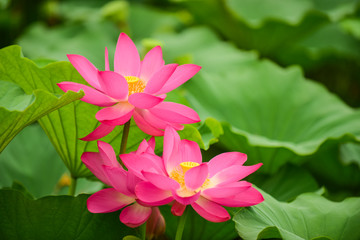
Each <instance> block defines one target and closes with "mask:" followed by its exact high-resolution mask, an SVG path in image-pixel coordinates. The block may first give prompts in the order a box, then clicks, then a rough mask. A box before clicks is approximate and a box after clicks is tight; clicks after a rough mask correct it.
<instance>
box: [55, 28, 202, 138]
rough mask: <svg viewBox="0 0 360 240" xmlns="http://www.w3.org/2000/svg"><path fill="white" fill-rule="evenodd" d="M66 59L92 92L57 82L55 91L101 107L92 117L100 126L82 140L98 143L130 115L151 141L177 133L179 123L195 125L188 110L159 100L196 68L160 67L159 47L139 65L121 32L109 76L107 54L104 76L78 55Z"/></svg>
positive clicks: (135, 53)
mask: <svg viewBox="0 0 360 240" xmlns="http://www.w3.org/2000/svg"><path fill="white" fill-rule="evenodd" d="M67 56H68V58H69V60H70V62H71V64H72V65H73V66H74V67H75V68H76V70H77V71H78V72H79V73H80V74H81V76H82V77H83V78H84V79H85V80H86V81H87V82H88V83H89V84H90V85H91V86H92V87H93V88H91V87H89V86H86V85H83V84H79V83H74V82H61V83H59V84H58V86H59V87H60V88H61V89H62V90H63V91H64V92H66V91H68V90H71V91H76V92H77V91H79V90H80V89H82V90H83V91H84V93H85V96H84V97H83V98H81V100H82V101H84V102H87V103H90V104H93V105H97V106H100V107H105V108H103V109H101V110H100V111H98V112H97V114H96V116H95V117H96V119H97V120H98V121H100V122H101V124H100V126H99V127H98V128H97V129H95V130H94V131H93V132H92V133H90V134H89V135H87V136H86V137H84V138H82V139H83V140H86V141H91V140H95V139H99V138H102V137H104V136H106V135H107V134H109V133H110V132H111V131H112V130H113V129H114V128H115V126H117V125H123V124H125V123H126V122H127V121H129V120H130V119H131V117H132V116H133V117H134V120H135V122H136V124H137V126H138V127H139V128H140V129H141V130H142V131H144V132H145V133H147V134H149V135H153V136H160V135H163V134H164V132H163V129H165V127H166V126H167V125H170V126H172V127H173V128H175V129H176V130H181V129H183V126H182V125H181V124H189V123H195V122H198V121H200V118H199V116H198V114H197V113H196V112H195V111H194V110H192V109H191V108H189V107H186V106H184V105H181V104H178V103H173V102H164V99H165V97H166V93H167V92H169V91H171V90H173V89H175V88H177V87H178V86H180V85H181V84H183V83H184V82H186V81H187V80H189V79H190V78H192V77H193V76H194V75H195V74H196V73H197V72H198V71H199V70H200V68H201V67H200V66H197V65H194V64H184V65H181V66H178V65H177V64H168V65H164V60H163V58H162V50H161V47H160V46H157V47H154V48H153V49H151V50H150V51H149V52H148V53H147V54H146V56H145V57H144V59H143V60H142V61H140V57H139V53H138V51H137V49H136V46H135V44H134V43H133V42H132V41H131V39H130V38H129V37H128V36H127V35H126V34H125V33H121V34H120V36H119V39H118V42H117V45H116V51H115V57H114V71H110V68H109V60H108V52H107V49H105V71H99V70H98V69H97V68H96V67H94V65H93V64H92V63H90V62H89V61H88V60H87V59H86V58H85V57H83V56H80V55H72V54H69V55H67Z"/></svg>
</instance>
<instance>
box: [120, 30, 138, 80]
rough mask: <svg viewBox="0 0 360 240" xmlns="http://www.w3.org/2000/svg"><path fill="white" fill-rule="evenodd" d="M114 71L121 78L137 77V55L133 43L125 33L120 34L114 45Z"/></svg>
mask: <svg viewBox="0 0 360 240" xmlns="http://www.w3.org/2000/svg"><path fill="white" fill-rule="evenodd" d="M114 70H115V72H117V73H119V74H121V75H122V76H135V77H137V76H138V75H139V71H140V57H139V53H138V51H137V49H136V46H135V44H134V43H133V41H132V40H131V39H130V38H129V37H128V35H126V34H125V33H121V34H120V36H119V39H118V42H117V44H116V50H115V57H114Z"/></svg>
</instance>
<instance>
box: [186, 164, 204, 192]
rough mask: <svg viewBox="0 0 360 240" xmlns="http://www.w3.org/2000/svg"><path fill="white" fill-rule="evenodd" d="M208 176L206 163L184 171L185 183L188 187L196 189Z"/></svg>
mask: <svg viewBox="0 0 360 240" xmlns="http://www.w3.org/2000/svg"><path fill="white" fill-rule="evenodd" d="M207 176H208V166H207V164H206V163H203V164H201V165H200V166H197V167H193V168H191V169H190V170H188V171H187V172H186V173H185V177H184V178H185V185H186V187H187V188H188V189H191V190H196V189H198V188H199V187H201V186H202V185H203V183H204V182H205V180H206V178H207Z"/></svg>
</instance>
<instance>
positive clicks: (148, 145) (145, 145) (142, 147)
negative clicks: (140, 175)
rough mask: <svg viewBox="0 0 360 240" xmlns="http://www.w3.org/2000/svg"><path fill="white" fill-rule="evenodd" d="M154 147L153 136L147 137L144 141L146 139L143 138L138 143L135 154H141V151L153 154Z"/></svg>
mask: <svg viewBox="0 0 360 240" xmlns="http://www.w3.org/2000/svg"><path fill="white" fill-rule="evenodd" d="M154 149H155V138H154V137H151V138H150V139H149V142H147V141H146V139H144V140H143V141H142V142H141V143H140V144H139V147H138V149H137V150H136V152H135V153H136V154H142V153H150V154H155V153H154Z"/></svg>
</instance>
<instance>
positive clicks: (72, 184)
mask: <svg viewBox="0 0 360 240" xmlns="http://www.w3.org/2000/svg"><path fill="white" fill-rule="evenodd" d="M76 183H77V178H75V177H73V176H71V182H70V186H69V195H70V196H74V195H75V190H76Z"/></svg>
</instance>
